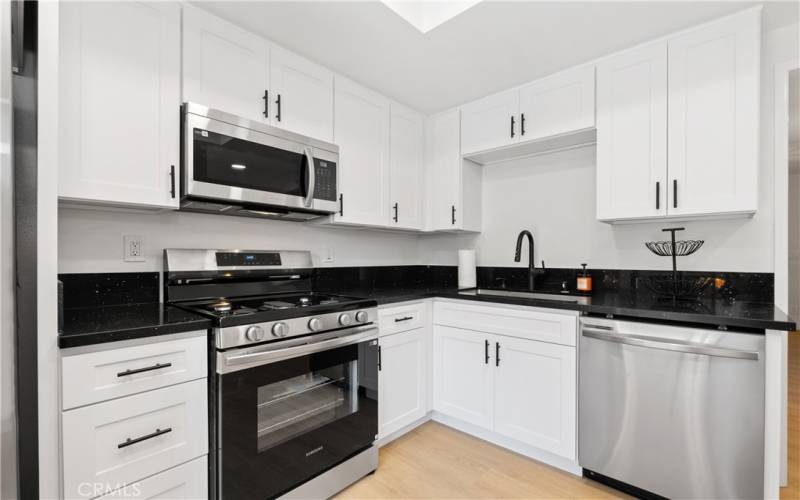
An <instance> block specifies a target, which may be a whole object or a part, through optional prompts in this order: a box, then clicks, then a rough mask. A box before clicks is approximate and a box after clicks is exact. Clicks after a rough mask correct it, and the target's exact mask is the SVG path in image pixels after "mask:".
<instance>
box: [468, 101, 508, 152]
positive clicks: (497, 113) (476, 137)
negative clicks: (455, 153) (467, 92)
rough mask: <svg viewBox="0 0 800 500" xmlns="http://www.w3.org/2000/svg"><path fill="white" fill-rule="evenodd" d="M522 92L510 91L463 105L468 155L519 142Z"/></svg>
mask: <svg viewBox="0 0 800 500" xmlns="http://www.w3.org/2000/svg"><path fill="white" fill-rule="evenodd" d="M518 111H519V90H517V89H514V90H508V91H506V92H501V93H499V94H494V95H491V96H489V97H484V98H482V99H478V100H477V101H472V102H470V103H467V104H465V105H463V106H461V153H462V154H464V155H467V154H470V153H476V152H478V151H485V150H487V149H493V148H497V147H500V146H507V145H509V144H514V143H516V142H518V141H519V137H520V124H519V117H518V116H517V112H518Z"/></svg>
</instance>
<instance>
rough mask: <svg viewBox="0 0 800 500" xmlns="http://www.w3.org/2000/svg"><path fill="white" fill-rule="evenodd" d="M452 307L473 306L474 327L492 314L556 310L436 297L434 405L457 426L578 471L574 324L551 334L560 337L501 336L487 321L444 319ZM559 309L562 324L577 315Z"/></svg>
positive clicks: (514, 333)
mask: <svg viewBox="0 0 800 500" xmlns="http://www.w3.org/2000/svg"><path fill="white" fill-rule="evenodd" d="M453 305H457V306H458V307H459V308H461V309H465V310H466V309H469V308H471V307H473V308H475V311H474V312H473V313H472V314H470V317H471V319H472V323H473V324H474V325H476V326H478V327H480V326H484V325H487V324H490V322H489V320H490V319H494V320H497V316H498V315H502V314H508V315H510V316H511V317H514V316H515V315H516V316H518V315H519V313H522V312H524V313H525V314H526V315H527V316H528V317H527V318H526V319H528V320H532V319H533V318H532V316H535V315H537V314H541V315H542V318H543V319H546V320H548V321H549V320H551V319H552V318H551V317H552V316H553V315H559V313H558V312H556V311H552V312H550V311H541V312H539V311H536V310H535V309H534V308H526V307H517V308H513V309H510V308H509V307H508V306H497V307H491V306H486V305H470V304H468V303H465V302H458V301H447V302H437V303H436V304H435V305H434V323H435V324H434V327H433V381H434V383H433V387H434V393H433V409H434V410H435V412H436V414H439V415H442V416H444V417H446V418H447V419H448V420H449V419H455V420H456V421H457V422H458V423H459V425H457V427H459V428H462V430H466V431H467V432H471V431H472V432H475V433H476V435H478V436H479V437H484V438H487V439H489V440H493V441H495V442H498V443H499V444H501V445H506V446H509V447H511V448H512V449H515V451H520V452H521V453H524V454H527V455H529V456H533V457H534V458H538V459H542V460H545V461H548V460H549V458H551V457H555V460H551V461H550V463H551V464H552V465H556V466H558V467H562V468H565V469H567V470H572V471H574V470H577V465H575V464H574V461H575V459H576V448H577V446H576V414H577V386H576V378H577V376H576V375H577V373H576V372H577V365H576V349H575V346H574V339H575V333H576V332H575V330H574V328H575V326H573V334H572V337H571V338H569V337H567V336H563V337H562V338H560V339H559V338H558V337H554V338H556V339H558V341H557V342H542V341H539V340H531V338H530V337H531V336H532V335H530V334H529V333H528V332H525V331H512V330H509V331H511V332H512V333H511V334H505V333H504V334H499V333H498V332H497V331H494V332H493V331H491V328H490V327H489V328H486V330H488V331H477V330H471V329H468V328H465V327H464V326H461V325H455V324H443V323H451V322H452V323H455V320H456V319H457V317H455V316H451V315H447V314H443V311H446V310H449V309H448V308H447V307H448V306H453ZM489 309H496V310H495V311H488V310H489ZM465 314H466V313H465ZM481 314H483V315H485V316H486V318H485V320H481V318H480V315H481ZM561 315H562V316H564V318H565V320H566V321H565V323H567V324H569V323H571V324H573V325H574V324H575V318H576V313H572V312H565V313H562V314H561ZM498 331H499V329H498ZM436 414H435V415H436ZM434 418H436V417H434ZM446 423H447V422H446ZM461 424H467V425H466V426H465V425H461ZM541 452H545V453H541ZM563 459H566V460H563Z"/></svg>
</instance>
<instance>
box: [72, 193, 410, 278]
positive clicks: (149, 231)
mask: <svg viewBox="0 0 800 500" xmlns="http://www.w3.org/2000/svg"><path fill="white" fill-rule="evenodd" d="M58 232H59V247H58V272H59V273H91V272H134V271H160V270H161V269H162V250H163V249H164V248H169V247H178V248H246V249H253V250H258V249H279V250H311V252H312V257H313V261H314V265H315V266H322V265H333V266H339V267H341V266H362V265H369V266H379V265H400V264H419V263H421V262H420V257H419V254H418V251H417V235H416V234H409V233H398V232H389V231H375V230H365V229H352V228H342V227H335V228H330V227H325V226H320V225H319V224H316V223H300V222H285V221H274V220H266V219H248V218H244V217H225V216H219V215H207V214H195V213H186V212H166V213H161V214H142V213H130V212H110V211H102V210H88V209H60V210H59V227H58ZM123 235H141V236H143V237H144V254H145V258H146V261H145V262H123V260H122V250H123V248H122V247H123V245H122V236H123ZM328 249H332V250H333V253H334V258H335V260H334V262H332V263H324V262H323V258H324V256H326V255H327V254H328Z"/></svg>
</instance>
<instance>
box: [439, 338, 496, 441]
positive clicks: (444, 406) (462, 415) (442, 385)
mask: <svg viewBox="0 0 800 500" xmlns="http://www.w3.org/2000/svg"><path fill="white" fill-rule="evenodd" d="M433 336H434V347H433V356H434V357H433V379H434V392H433V408H434V410H436V411H438V412H440V413H442V414H444V415H448V416H451V417H454V418H457V419H460V420H463V421H464V422H468V423H470V424H473V425H477V426H479V427H483V428H485V429H491V427H492V387H493V379H494V365H493V363H494V354H493V352H492V348H493V346H494V344H493V340H494V337H493V336H492V335H489V334H486V333H480V332H473V331H471V330H462V329H460V328H451V327H449V326H441V325H434V330H433Z"/></svg>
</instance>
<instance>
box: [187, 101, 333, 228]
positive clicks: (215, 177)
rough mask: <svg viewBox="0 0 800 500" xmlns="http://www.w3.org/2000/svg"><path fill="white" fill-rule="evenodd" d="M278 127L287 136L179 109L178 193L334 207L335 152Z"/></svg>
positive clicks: (323, 208)
mask: <svg viewBox="0 0 800 500" xmlns="http://www.w3.org/2000/svg"><path fill="white" fill-rule="evenodd" d="M262 127H264V128H266V126H262ZM271 129H272V128H271V127H270V130H271ZM278 132H280V133H282V135H285V136H287V137H282V136H280V135H272V134H269V133H266V132H261V131H258V130H254V129H251V128H247V127H243V126H238V125H232V124H230V123H227V122H225V121H221V120H216V119H213V118H209V117H206V116H201V115H196V114H193V113H185V122H184V130H183V134H184V160H185V161H184V172H183V178H182V180H183V184H182V187H183V193H182V194H183V195H184V196H188V197H190V198H195V197H199V198H204V199H214V200H221V201H227V202H233V203H238V204H254V205H268V206H278V207H286V208H291V209H297V210H307V211H319V212H329V213H332V212H335V211H336V210H337V209H338V201H337V176H336V173H337V172H336V166H337V163H338V155H337V154H335V153H332V152H330V151H326V150H325V149H322V148H318V147H314V146H313V144H314V143H315V141H313V140H308V141H303V140H300V139H302V137H300V136H298V137H294V136H295V135H296V134H289V133H286V132H283V131H277V132H276V133H278Z"/></svg>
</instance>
